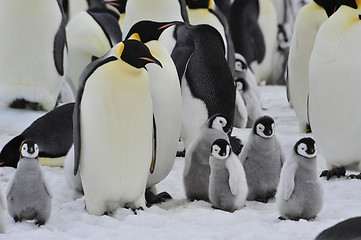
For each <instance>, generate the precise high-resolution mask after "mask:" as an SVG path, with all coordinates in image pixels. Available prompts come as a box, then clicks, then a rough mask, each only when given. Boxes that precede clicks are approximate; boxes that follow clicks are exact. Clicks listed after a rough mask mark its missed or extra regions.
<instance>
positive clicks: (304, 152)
mask: <svg viewBox="0 0 361 240" xmlns="http://www.w3.org/2000/svg"><path fill="white" fill-rule="evenodd" d="M293 149H294V151H295V153H296V154H298V155H300V156H302V157H305V158H314V157H316V155H317V150H316V143H315V140H313V139H312V138H310V137H305V138H301V139H300V140H299V141H298V142H297V143H296V144H295V146H294V148H293Z"/></svg>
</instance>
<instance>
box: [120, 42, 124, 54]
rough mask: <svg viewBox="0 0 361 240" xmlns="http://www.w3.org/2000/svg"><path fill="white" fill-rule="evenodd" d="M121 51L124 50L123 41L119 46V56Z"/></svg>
mask: <svg viewBox="0 0 361 240" xmlns="http://www.w3.org/2000/svg"><path fill="white" fill-rule="evenodd" d="M123 51H124V43H121V44H120V47H119V56H122V53H123Z"/></svg>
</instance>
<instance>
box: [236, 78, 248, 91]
mask: <svg viewBox="0 0 361 240" xmlns="http://www.w3.org/2000/svg"><path fill="white" fill-rule="evenodd" d="M236 88H237V90H238V91H244V92H245V91H247V90H248V89H249V85H248V83H247V81H246V80H245V79H244V78H237V79H236Z"/></svg>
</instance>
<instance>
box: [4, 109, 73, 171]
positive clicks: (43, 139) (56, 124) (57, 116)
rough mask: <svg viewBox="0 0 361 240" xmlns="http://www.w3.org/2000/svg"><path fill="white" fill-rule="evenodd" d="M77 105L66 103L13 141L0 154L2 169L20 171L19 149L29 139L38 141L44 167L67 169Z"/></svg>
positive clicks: (34, 123)
mask: <svg viewBox="0 0 361 240" xmlns="http://www.w3.org/2000/svg"><path fill="white" fill-rule="evenodd" d="M73 110H74V103H68V104H64V105H62V106H59V107H57V108H55V109H54V110H52V111H50V112H48V113H47V114H45V115H43V116H42V117H40V118H38V119H36V120H35V121H34V122H33V123H32V124H31V125H30V126H29V127H27V128H26V129H25V130H24V131H23V132H22V133H21V134H19V135H18V136H16V137H14V138H13V139H11V140H10V141H9V142H8V143H7V144H6V145H5V146H4V147H3V149H2V150H1V152H0V167H14V168H16V166H17V164H18V161H19V158H20V152H19V147H20V145H21V143H22V142H23V141H24V140H25V139H32V140H34V141H36V143H37V144H38V146H39V148H40V152H39V158H40V162H41V164H43V165H48V166H63V163H64V157H65V156H66V154H67V152H68V151H69V149H70V147H71V145H72V144H73Z"/></svg>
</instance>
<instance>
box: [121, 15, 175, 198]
mask: <svg viewBox="0 0 361 240" xmlns="http://www.w3.org/2000/svg"><path fill="white" fill-rule="evenodd" d="M174 24H175V23H174V22H164V23H163V22H153V21H140V22H138V23H136V24H135V25H134V26H133V27H132V28H131V29H130V30H129V33H128V36H127V37H126V39H129V38H136V39H138V40H139V41H141V42H143V43H144V44H145V45H146V46H147V47H148V48H149V50H150V52H151V54H152V55H153V56H154V57H155V58H156V59H158V60H159V61H160V62H161V63H162V67H160V66H157V65H155V64H153V65H149V66H147V70H148V74H149V81H150V90H151V96H152V102H153V112H154V121H155V125H156V129H155V130H156V133H155V134H154V136H156V138H155V139H154V140H153V141H155V146H156V150H155V152H156V165H155V167H154V168H155V169H154V172H153V173H150V174H149V177H148V182H147V194H146V200H147V203H148V204H151V203H157V202H159V201H162V200H163V197H162V196H164V197H170V196H169V195H168V194H166V193H162V194H160V195H159V196H157V195H156V189H155V185H156V184H157V183H159V182H160V181H162V180H163V179H164V178H165V177H166V176H168V174H169V172H170V170H171V169H172V167H173V164H174V160H175V157H176V152H177V147H178V142H179V135H180V128H181V120H182V97H181V91H180V86H179V80H178V73H177V69H176V67H175V65H174V63H173V60H172V58H171V57H170V54H169V52H168V50H167V49H166V48H165V47H164V46H163V44H162V43H161V42H159V41H158V39H159V36H160V35H161V34H162V32H163V31H164V30H166V29H167V28H168V27H171V26H173V25H174Z"/></svg>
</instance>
